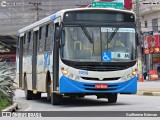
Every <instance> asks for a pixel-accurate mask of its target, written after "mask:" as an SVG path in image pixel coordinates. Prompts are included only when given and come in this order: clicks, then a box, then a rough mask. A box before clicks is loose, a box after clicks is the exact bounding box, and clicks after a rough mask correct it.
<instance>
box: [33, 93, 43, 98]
mask: <svg viewBox="0 0 160 120" xmlns="http://www.w3.org/2000/svg"><path fill="white" fill-rule="evenodd" d="M33 99H34V100H38V99H41V93H40V92H38V93H37V94H33Z"/></svg>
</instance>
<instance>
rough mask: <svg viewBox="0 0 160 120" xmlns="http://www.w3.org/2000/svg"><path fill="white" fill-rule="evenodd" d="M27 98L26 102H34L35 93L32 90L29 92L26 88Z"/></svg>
mask: <svg viewBox="0 0 160 120" xmlns="http://www.w3.org/2000/svg"><path fill="white" fill-rule="evenodd" d="M25 98H26V100H32V99H33V92H32V91H30V90H27V89H26V88H25Z"/></svg>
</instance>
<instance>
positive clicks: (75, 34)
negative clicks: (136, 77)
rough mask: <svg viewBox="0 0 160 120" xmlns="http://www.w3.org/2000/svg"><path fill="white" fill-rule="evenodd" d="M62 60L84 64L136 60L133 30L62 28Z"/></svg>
mask: <svg viewBox="0 0 160 120" xmlns="http://www.w3.org/2000/svg"><path fill="white" fill-rule="evenodd" d="M62 41H63V43H64V45H63V47H62V49H61V55H62V58H63V59H66V60H70V61H77V62H78V61H84V62H125V61H131V60H135V59H136V53H135V47H136V45H135V29H134V28H117V27H103V26H100V27H86V26H85V27H84V26H83V27H82V26H75V27H64V29H63V34H62Z"/></svg>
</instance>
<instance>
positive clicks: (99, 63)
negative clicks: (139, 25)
mask: <svg viewBox="0 0 160 120" xmlns="http://www.w3.org/2000/svg"><path fill="white" fill-rule="evenodd" d="M17 35H18V37H17V38H18V40H17V41H18V42H17V53H16V61H17V62H16V63H17V65H16V80H17V83H18V87H19V88H20V89H22V90H24V91H25V97H26V99H27V100H31V99H39V98H41V93H47V98H48V99H49V100H50V101H51V103H52V104H53V105H59V104H62V103H63V100H64V97H70V98H83V97H85V96H87V95H95V96H97V99H99V98H106V99H108V102H109V103H116V102H117V98H118V94H135V93H136V92H137V32H136V22H135V14H134V13H133V12H132V11H127V10H117V9H112V8H74V9H65V10H61V11H58V12H56V13H54V14H52V15H50V16H48V17H46V18H44V19H42V20H40V21H37V22H35V23H33V24H31V25H29V26H26V27H24V28H23V29H20V30H19V31H18V33H17Z"/></svg>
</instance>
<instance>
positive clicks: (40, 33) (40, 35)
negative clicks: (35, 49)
mask: <svg viewBox="0 0 160 120" xmlns="http://www.w3.org/2000/svg"><path fill="white" fill-rule="evenodd" d="M41 38H42V27H40V28H39V40H40V39H41Z"/></svg>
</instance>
